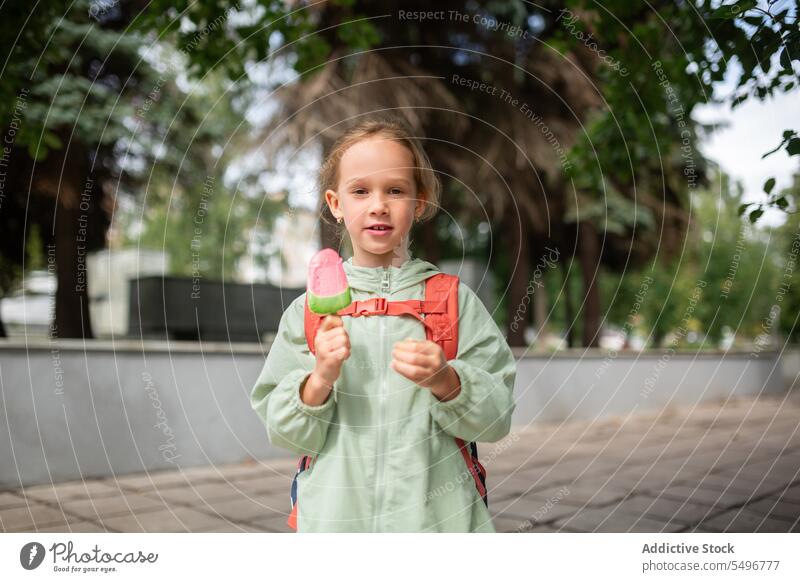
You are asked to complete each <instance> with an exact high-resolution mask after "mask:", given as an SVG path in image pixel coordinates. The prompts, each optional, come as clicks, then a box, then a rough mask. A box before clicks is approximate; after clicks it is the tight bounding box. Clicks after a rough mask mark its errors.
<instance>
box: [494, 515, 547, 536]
mask: <svg viewBox="0 0 800 582" xmlns="http://www.w3.org/2000/svg"><path fill="white" fill-rule="evenodd" d="M492 523H493V524H494V529H495V530H496V531H497V533H543V532H549V533H552V532H554V531H555V530H554V529H552V528H551V527H550V526H549V525H546V524H533V523H531V522H530V521H529V520H525V519H519V518H518V517H516V516H513V515H505V514H502V513H501V514H499V515H493V516H492Z"/></svg>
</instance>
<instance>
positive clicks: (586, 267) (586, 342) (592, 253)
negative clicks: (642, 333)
mask: <svg viewBox="0 0 800 582" xmlns="http://www.w3.org/2000/svg"><path fill="white" fill-rule="evenodd" d="M578 255H579V258H580V264H581V274H582V277H583V288H584V306H585V308H584V310H583V347H585V348H596V347H597V346H599V345H600V286H599V284H598V280H599V278H600V248H599V242H598V240H597V231H596V230H595V228H594V225H593V224H592V223H591V222H589V221H586V220H584V221H582V222H581V223H580V224H579V225H578Z"/></svg>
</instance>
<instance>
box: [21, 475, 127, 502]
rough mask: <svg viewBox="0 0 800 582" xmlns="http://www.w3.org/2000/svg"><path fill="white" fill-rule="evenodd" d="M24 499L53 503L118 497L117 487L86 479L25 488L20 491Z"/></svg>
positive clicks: (97, 480) (101, 481)
mask: <svg viewBox="0 0 800 582" xmlns="http://www.w3.org/2000/svg"><path fill="white" fill-rule="evenodd" d="M22 493H23V494H24V495H25V497H27V498H29V499H35V500H37V501H48V502H51V503H54V502H56V501H57V499H56V495H58V500H59V501H64V500H65V499H73V498H77V497H83V498H87V497H105V496H109V495H119V493H120V490H119V487H115V486H113V485H111V484H109V483H108V482H107V481H104V480H99V479H87V480H86V481H69V482H67V483H56V484H55V485H49V484H48V485H36V486H34V487H25V488H24V489H23V490H22Z"/></svg>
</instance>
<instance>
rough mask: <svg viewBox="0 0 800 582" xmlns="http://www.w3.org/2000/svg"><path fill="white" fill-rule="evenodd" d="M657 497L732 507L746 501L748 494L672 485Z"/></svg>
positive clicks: (711, 505) (710, 505)
mask: <svg viewBox="0 0 800 582" xmlns="http://www.w3.org/2000/svg"><path fill="white" fill-rule="evenodd" d="M658 496H659V497H667V498H669V499H677V500H679V501H684V500H688V501H690V502H692V503H697V504H698V505H707V506H709V507H722V508H727V507H733V506H736V505H739V504H741V503H744V502H746V501H747V500H748V499H749V498H750V495H749V494H747V493H741V492H739V491H733V490H730V489H729V490H728V491H725V492H722V491H717V490H714V489H702V488H699V487H694V486H690V485H673V486H671V487H667V488H666V489H664V490H663V491H660V492H658Z"/></svg>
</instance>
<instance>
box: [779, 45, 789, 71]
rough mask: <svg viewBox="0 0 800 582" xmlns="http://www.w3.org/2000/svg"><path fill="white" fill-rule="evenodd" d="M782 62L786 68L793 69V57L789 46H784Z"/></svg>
mask: <svg viewBox="0 0 800 582" xmlns="http://www.w3.org/2000/svg"><path fill="white" fill-rule="evenodd" d="M780 63H781V66H782V67H783V68H784V69H789V70H791V69H792V57H791V56H790V55H789V47H783V50H782V51H781V58H780Z"/></svg>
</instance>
